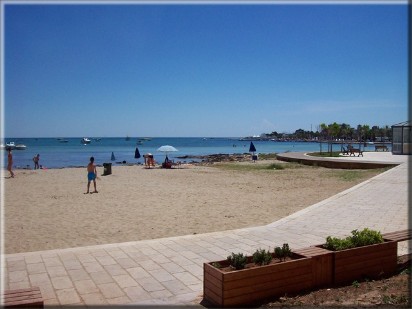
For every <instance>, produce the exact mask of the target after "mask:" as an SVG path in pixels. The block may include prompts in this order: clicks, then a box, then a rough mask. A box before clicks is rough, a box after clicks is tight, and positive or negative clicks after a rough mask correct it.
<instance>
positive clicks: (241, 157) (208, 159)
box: [177, 153, 252, 164]
mask: <svg viewBox="0 0 412 309" xmlns="http://www.w3.org/2000/svg"><path fill="white" fill-rule="evenodd" d="M177 158H178V159H185V160H187V159H192V160H200V161H198V162H195V161H193V162H192V163H194V164H214V163H220V162H234V161H236V162H241V161H250V160H251V158H252V157H251V155H250V153H243V154H239V153H237V154H224V153H219V154H211V155H201V156H181V157H177Z"/></svg>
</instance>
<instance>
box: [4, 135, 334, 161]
mask: <svg viewBox="0 0 412 309" xmlns="http://www.w3.org/2000/svg"><path fill="white" fill-rule="evenodd" d="M64 140H65V141H67V142H63V139H58V138H18V139H17V138H16V139H13V138H7V139H6V140H5V142H7V143H8V142H11V141H14V142H15V144H16V145H17V144H24V145H26V147H27V148H26V149H25V150H17V149H15V150H13V161H14V163H13V166H14V167H15V168H33V166H34V163H33V157H34V156H35V155H37V154H40V165H42V167H47V168H64V167H84V166H86V165H87V164H88V163H89V159H90V157H91V156H93V157H94V158H95V163H96V164H97V165H102V164H103V163H112V164H114V165H116V164H122V163H120V162H126V163H131V164H138V163H140V164H142V163H143V162H144V159H143V155H144V154H145V153H152V154H153V155H154V158H155V160H156V161H157V162H162V161H163V160H164V158H165V155H166V154H165V153H162V152H159V151H157V149H158V148H159V147H160V146H163V145H171V146H173V147H175V148H176V149H177V150H178V151H177V152H171V153H168V154H167V155H168V157H169V159H172V160H173V159H174V160H177V161H182V162H183V161H186V162H191V161H198V160H199V159H197V160H196V159H191V158H185V159H179V158H177V157H184V156H198V155H210V154H243V153H248V152H249V146H250V141H244V140H240V139H239V138H220V137H219V138H211V137H193V138H191V137H183V138H176V137H173V138H165V137H155V138H150V139H143V138H138V137H130V138H124V137H122V138H114V137H112V138H101V139H96V138H90V140H91V143H90V144H86V145H84V144H82V143H81V138H80V137H76V138H64ZM253 144H254V145H255V147H256V153H257V154H259V153H262V154H267V153H283V152H290V151H299V152H312V151H319V149H320V145H319V143H317V142H274V141H253ZM136 147H137V148H138V150H139V153H140V155H141V157H140V158H139V159H136V158H135V150H136ZM340 147H341V146H340V145H334V148H333V150H340ZM326 150H327V146H326V145H325V144H324V145H323V151H326ZM112 152H113V154H114V156H115V160H114V161H112V160H111V155H112ZM3 153H4V157H3V159H4V160H7V153H6V152H5V151H3Z"/></svg>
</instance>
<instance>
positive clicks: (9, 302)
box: [2, 287, 44, 308]
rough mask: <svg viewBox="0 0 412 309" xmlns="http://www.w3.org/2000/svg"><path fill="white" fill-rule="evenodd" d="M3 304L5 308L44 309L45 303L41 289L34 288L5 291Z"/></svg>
mask: <svg viewBox="0 0 412 309" xmlns="http://www.w3.org/2000/svg"><path fill="white" fill-rule="evenodd" d="M2 303H3V305H4V307H5V308H8V307H13V308H25V307H35V308H43V307H44V302H43V298H42V296H41V292H40V289H39V288H38V287H33V288H30V289H18V290H5V291H4V295H3V296H2Z"/></svg>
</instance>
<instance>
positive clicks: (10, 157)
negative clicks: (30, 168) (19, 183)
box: [7, 147, 14, 178]
mask: <svg viewBox="0 0 412 309" xmlns="http://www.w3.org/2000/svg"><path fill="white" fill-rule="evenodd" d="M7 150H8V151H9V154H8V155H7V170H8V171H9V172H10V177H12V178H14V173H13V171H12V168H13V153H12V152H11V148H10V147H9V148H8V149H7Z"/></svg>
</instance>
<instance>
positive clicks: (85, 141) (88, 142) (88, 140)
mask: <svg viewBox="0 0 412 309" xmlns="http://www.w3.org/2000/svg"><path fill="white" fill-rule="evenodd" d="M90 142H91V140H90V139H88V138H87V137H83V138H82V140H81V141H80V143H82V144H90Z"/></svg>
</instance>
